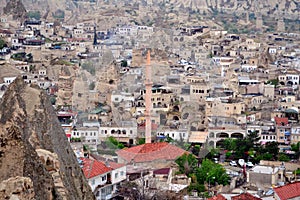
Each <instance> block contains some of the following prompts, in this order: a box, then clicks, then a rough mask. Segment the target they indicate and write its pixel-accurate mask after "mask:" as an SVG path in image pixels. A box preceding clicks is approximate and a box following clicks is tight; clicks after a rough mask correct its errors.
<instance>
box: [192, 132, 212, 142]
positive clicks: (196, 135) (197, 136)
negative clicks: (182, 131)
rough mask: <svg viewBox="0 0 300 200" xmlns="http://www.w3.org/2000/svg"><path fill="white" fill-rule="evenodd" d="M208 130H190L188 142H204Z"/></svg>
mask: <svg viewBox="0 0 300 200" xmlns="http://www.w3.org/2000/svg"><path fill="white" fill-rule="evenodd" d="M207 136H208V132H200V131H192V132H191V134H190V138H189V142H191V143H202V144H203V143H206V140H207Z"/></svg>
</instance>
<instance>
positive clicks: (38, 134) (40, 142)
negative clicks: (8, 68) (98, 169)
mask: <svg viewBox="0 0 300 200" xmlns="http://www.w3.org/2000/svg"><path fill="white" fill-rule="evenodd" d="M74 174H76V176H72V175H74ZM16 177H21V178H16ZM14 178H15V179H14ZM19 179H20V180H19ZM19 182H20V184H19ZM23 182H24V184H23ZM25 182H26V184H25ZM27 183H28V184H27ZM14 184H17V185H18V187H17V188H19V189H17V188H16V189H17V190H18V192H19V193H20V195H19V196H17V197H18V198H19V199H94V195H93V193H92V191H91V189H90V187H89V186H88V184H87V182H86V179H85V177H84V175H83V173H82V171H81V169H80V167H79V165H78V164H77V160H76V157H75V155H74V153H73V151H72V149H71V147H70V145H69V143H68V141H67V138H66V136H65V133H64V131H63V130H62V128H61V126H60V124H59V122H58V120H57V117H56V115H55V112H54V110H53V108H52V106H51V104H50V102H49V100H48V97H47V95H46V94H45V93H44V92H43V91H41V90H40V89H38V87H35V86H31V87H30V86H28V85H26V84H25V83H24V82H23V80H22V79H21V78H18V79H16V81H15V82H14V83H12V84H11V85H10V86H9V88H8V90H7V92H6V93H5V95H4V97H3V99H2V102H1V106H0V195H2V194H3V195H6V196H8V197H12V196H11V195H14V194H15V192H14V191H13V190H10V191H12V192H11V193H10V192H9V190H6V189H5V188H11V187H10V186H11V185H14ZM24 185H27V186H28V187H27V186H24ZM24 188H25V189H24ZM26 188H27V189H26ZM3 191H4V193H3ZM28 191H29V194H31V196H22V195H23V194H22V193H23V192H24V193H26V192H28ZM1 192H2V193H1ZM19 193H18V194H19ZM24 195H25V194H24ZM0 198H1V197H0Z"/></svg>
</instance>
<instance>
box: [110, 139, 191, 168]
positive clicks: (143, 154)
mask: <svg viewBox="0 0 300 200" xmlns="http://www.w3.org/2000/svg"><path fill="white" fill-rule="evenodd" d="M116 153H117V154H118V156H120V157H121V158H123V159H125V160H126V161H127V162H131V161H134V162H137V163H139V162H151V161H154V160H175V159H176V158H177V157H179V156H181V155H182V154H184V153H189V152H187V151H185V150H183V149H181V148H179V147H176V146H174V145H171V144H169V143H167V142H158V143H147V144H142V145H138V146H135V147H131V148H127V149H122V150H119V151H117V152H116Z"/></svg>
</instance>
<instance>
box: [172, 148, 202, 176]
mask: <svg viewBox="0 0 300 200" xmlns="http://www.w3.org/2000/svg"><path fill="white" fill-rule="evenodd" d="M175 162H176V163H177V164H178V166H179V172H180V173H182V174H185V175H187V176H191V175H192V174H193V173H194V172H195V169H196V168H197V163H198V160H197V159H196V157H195V156H194V155H193V154H188V153H185V154H183V155H182V156H180V157H178V158H177V159H176V160H175Z"/></svg>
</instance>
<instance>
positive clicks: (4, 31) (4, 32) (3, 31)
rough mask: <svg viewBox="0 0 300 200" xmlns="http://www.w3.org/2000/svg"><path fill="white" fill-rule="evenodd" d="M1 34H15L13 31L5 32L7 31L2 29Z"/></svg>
mask: <svg viewBox="0 0 300 200" xmlns="http://www.w3.org/2000/svg"><path fill="white" fill-rule="evenodd" d="M0 33H3V34H13V33H12V32H11V31H9V30H5V29H0Z"/></svg>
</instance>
